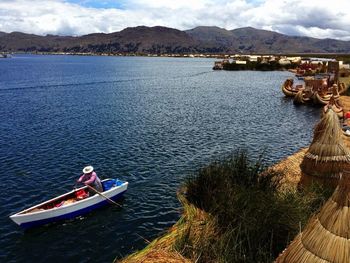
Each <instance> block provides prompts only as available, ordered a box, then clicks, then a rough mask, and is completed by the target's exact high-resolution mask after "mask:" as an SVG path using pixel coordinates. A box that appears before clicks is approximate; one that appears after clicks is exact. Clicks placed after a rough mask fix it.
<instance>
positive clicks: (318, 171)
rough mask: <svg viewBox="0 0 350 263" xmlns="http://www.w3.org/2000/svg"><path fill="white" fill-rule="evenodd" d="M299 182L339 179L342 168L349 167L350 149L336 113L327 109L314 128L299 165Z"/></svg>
mask: <svg viewBox="0 0 350 263" xmlns="http://www.w3.org/2000/svg"><path fill="white" fill-rule="evenodd" d="M300 168H301V171H302V179H301V183H305V182H306V181H308V180H309V179H307V177H312V178H324V179H326V180H327V179H331V180H333V179H334V180H335V185H334V187H335V186H336V184H337V180H338V179H339V173H340V172H342V171H343V169H350V150H349V149H348V148H347V147H346V145H345V144H344V141H343V132H342V129H341V127H340V122H339V118H338V116H337V114H336V113H335V112H334V111H333V110H332V109H328V110H327V112H326V114H324V116H323V117H322V119H321V120H320V121H319V123H318V124H317V125H316V127H315V130H314V138H313V141H312V143H311V145H310V147H309V149H308V151H307V152H306V154H305V156H304V159H303V161H302V163H301V165H300Z"/></svg>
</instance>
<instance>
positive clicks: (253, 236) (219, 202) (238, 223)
mask: <svg viewBox="0 0 350 263" xmlns="http://www.w3.org/2000/svg"><path fill="white" fill-rule="evenodd" d="M263 171H266V167H265V166H264V164H263V161H262V158H259V159H258V160H257V161H251V160H250V158H249V156H248V153H247V152H246V151H242V150H239V151H237V152H236V153H235V154H233V156H232V157H230V158H228V159H226V160H220V161H215V162H213V163H212V164H210V165H209V166H207V167H205V168H202V169H200V170H199V171H198V173H196V174H194V175H192V176H190V177H189V178H188V179H187V181H186V189H187V192H186V198H187V200H188V202H190V203H192V204H194V205H195V206H197V207H198V208H200V209H202V210H204V211H205V212H207V213H209V214H210V215H211V216H212V218H211V219H210V222H205V224H207V226H208V227H203V228H202V231H203V229H205V231H204V232H202V233H196V234H193V233H191V231H192V232H193V230H192V228H191V227H190V226H189V227H188V229H187V231H184V232H183V234H182V235H180V236H179V237H178V239H177V240H176V242H175V249H176V251H178V252H179V253H181V254H182V255H183V256H185V257H187V258H190V259H192V260H195V261H196V262H272V261H273V260H274V259H275V258H276V257H277V256H278V254H279V253H280V252H281V251H282V250H283V249H284V248H285V247H286V246H287V244H288V243H289V242H290V241H291V240H292V239H293V238H294V236H295V235H296V234H297V233H298V232H299V231H300V230H301V228H302V227H303V226H304V225H305V224H306V222H307V221H308V218H309V217H310V216H311V215H312V214H313V213H315V212H316V211H317V210H318V209H319V208H320V206H321V205H322V204H323V202H325V201H326V200H327V199H328V197H329V196H330V195H331V191H326V190H325V189H323V188H322V187H321V186H319V185H314V186H312V187H309V188H307V189H302V190H297V189H295V190H293V191H292V190H289V191H283V192H281V191H279V190H278V189H279V187H278V186H279V183H280V179H281V178H282V177H283V175H282V174H277V173H275V172H264V173H262V172H263ZM261 174H263V176H262V175H261ZM209 228H210V231H209ZM193 229H195V228H193Z"/></svg>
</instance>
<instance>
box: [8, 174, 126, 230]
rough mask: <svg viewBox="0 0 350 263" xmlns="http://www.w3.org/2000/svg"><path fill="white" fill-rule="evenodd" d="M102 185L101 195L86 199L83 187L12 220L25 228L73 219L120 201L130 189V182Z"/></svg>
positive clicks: (27, 210) (108, 182)
mask: <svg viewBox="0 0 350 263" xmlns="http://www.w3.org/2000/svg"><path fill="white" fill-rule="evenodd" d="M102 185H103V188H104V191H103V192H102V193H101V194H97V193H96V194H94V195H91V196H89V197H86V198H84V197H83V196H82V195H81V194H82V193H87V186H83V187H80V188H78V189H74V190H72V191H70V192H68V193H65V194H63V195H60V196H58V197H55V198H53V199H50V200H48V201H45V202H43V203H40V204H38V205H35V206H32V207H30V208H28V209H25V210H23V211H20V212H18V213H16V214H14V215H11V216H10V218H11V219H12V220H13V221H14V222H15V223H16V224H17V225H19V226H21V227H23V228H30V227H34V226H40V225H45V224H48V223H51V222H55V221H59V220H66V219H71V218H74V217H77V216H80V215H83V214H86V213H88V212H90V211H92V210H94V209H96V208H99V207H101V206H103V205H106V204H109V203H111V202H113V201H111V200H114V201H115V200H118V199H119V198H120V197H121V196H122V195H123V194H124V193H125V192H126V190H127V188H128V182H123V181H120V180H118V179H105V180H102ZM108 199H111V200H108Z"/></svg>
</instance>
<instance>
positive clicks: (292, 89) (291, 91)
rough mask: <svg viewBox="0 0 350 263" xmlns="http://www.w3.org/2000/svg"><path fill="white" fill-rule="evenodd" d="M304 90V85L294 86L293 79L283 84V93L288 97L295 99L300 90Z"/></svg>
mask: <svg viewBox="0 0 350 263" xmlns="http://www.w3.org/2000/svg"><path fill="white" fill-rule="evenodd" d="M302 88H303V85H296V86H293V79H291V78H289V79H286V80H285V82H284V83H283V84H282V92H283V93H284V95H285V96H286V97H294V96H295V95H296V94H297V93H298V91H299V90H301V89H302Z"/></svg>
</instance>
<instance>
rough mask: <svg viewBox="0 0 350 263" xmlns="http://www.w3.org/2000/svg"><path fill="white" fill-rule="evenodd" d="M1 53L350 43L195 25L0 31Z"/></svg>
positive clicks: (314, 47)
mask: <svg viewBox="0 0 350 263" xmlns="http://www.w3.org/2000/svg"><path fill="white" fill-rule="evenodd" d="M0 51H1V52H72V53H77V52H79V53H80V52H83V53H85V52H86V53H87V52H93V53H102V52H103V53H124V54H125V53H138V54H165V53H168V54H169V53H171V54H186V53H187V54H188V53H203V54H208V53H211V54H219V53H242V54H262V53H265V54H266V53H270V54H277V53H283V54H287V53H289V54H290V53H350V41H341V40H335V39H317V38H311V37H300V36H288V35H284V34H280V33H277V32H273V31H267V30H260V29H255V28H252V27H244V28H238V29H234V30H226V29H223V28H219V27H208V26H200V27H196V28H193V29H190V30H185V31H181V30H177V29H173V28H167V27H161V26H155V27H146V26H138V27H128V28H126V29H123V30H122V31H119V32H114V33H110V34H105V33H95V34H88V35H83V36H78V37H76V36H57V35H46V36H39V35H33V34H26V33H21V32H12V33H5V32H0Z"/></svg>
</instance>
